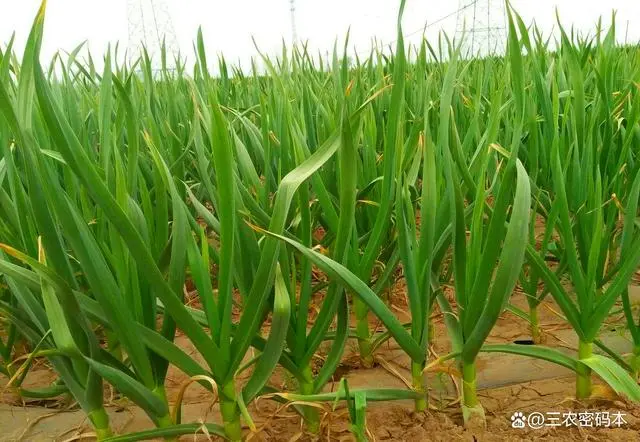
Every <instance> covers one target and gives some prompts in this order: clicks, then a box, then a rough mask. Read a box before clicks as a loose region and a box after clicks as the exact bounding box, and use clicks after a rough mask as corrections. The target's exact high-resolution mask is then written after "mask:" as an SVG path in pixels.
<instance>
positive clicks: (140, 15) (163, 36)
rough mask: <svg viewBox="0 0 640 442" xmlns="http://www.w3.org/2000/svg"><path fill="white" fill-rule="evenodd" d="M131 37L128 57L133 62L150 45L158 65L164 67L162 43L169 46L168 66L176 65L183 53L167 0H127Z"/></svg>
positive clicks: (151, 54) (149, 47)
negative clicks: (177, 59) (180, 53)
mask: <svg viewBox="0 0 640 442" xmlns="http://www.w3.org/2000/svg"><path fill="white" fill-rule="evenodd" d="M127 18H128V29H129V41H128V44H127V57H128V59H129V61H130V62H133V61H135V60H137V59H138V57H140V56H141V55H142V49H143V47H144V48H146V50H147V53H148V54H149V57H150V58H151V60H152V65H153V68H154V69H159V68H160V67H161V51H162V45H163V44H164V45H165V47H166V54H167V67H168V68H170V69H171V68H173V67H174V66H175V57H176V56H177V55H178V53H179V46H178V39H177V38H176V33H175V30H174V28H173V22H172V21H171V14H169V9H168V8H167V3H166V2H165V1H164V0H127Z"/></svg>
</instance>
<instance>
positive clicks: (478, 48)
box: [456, 0, 507, 57]
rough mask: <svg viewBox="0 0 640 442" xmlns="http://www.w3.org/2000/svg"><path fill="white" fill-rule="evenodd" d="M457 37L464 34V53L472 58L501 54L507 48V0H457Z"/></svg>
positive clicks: (457, 38)
mask: <svg viewBox="0 0 640 442" xmlns="http://www.w3.org/2000/svg"><path fill="white" fill-rule="evenodd" d="M458 1H459V7H458V15H457V19H456V40H459V39H460V38H462V36H463V31H464V41H463V43H462V48H461V49H462V54H463V55H465V56H471V57H476V56H479V57H482V56H487V55H494V54H502V53H504V51H505V48H506V41H507V32H506V29H507V27H506V9H505V2H504V0H475V1H474V0H458Z"/></svg>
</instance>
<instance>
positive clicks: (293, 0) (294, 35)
mask: <svg viewBox="0 0 640 442" xmlns="http://www.w3.org/2000/svg"><path fill="white" fill-rule="evenodd" d="M289 12H290V13H291V15H290V20H291V43H292V44H296V43H297V42H298V30H297V28H296V0H289Z"/></svg>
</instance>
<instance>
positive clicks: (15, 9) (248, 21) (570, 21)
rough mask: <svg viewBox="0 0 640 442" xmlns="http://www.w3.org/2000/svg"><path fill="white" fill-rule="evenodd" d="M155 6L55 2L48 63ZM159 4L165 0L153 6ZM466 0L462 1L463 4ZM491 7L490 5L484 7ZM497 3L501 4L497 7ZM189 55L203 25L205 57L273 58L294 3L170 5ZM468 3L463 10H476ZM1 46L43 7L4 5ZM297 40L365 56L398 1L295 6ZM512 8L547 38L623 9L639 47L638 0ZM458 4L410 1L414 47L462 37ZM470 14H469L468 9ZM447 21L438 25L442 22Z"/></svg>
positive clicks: (116, 35) (101, 40)
mask: <svg viewBox="0 0 640 442" xmlns="http://www.w3.org/2000/svg"><path fill="white" fill-rule="evenodd" d="M139 1H143V2H148V1H149V0H110V1H107V0H49V1H48V6H47V18H46V28H45V37H44V43H43V49H42V57H43V61H44V60H48V59H50V58H51V56H52V55H53V54H54V52H55V51H57V50H60V49H62V50H67V51H69V50H71V49H73V48H74V47H75V46H76V45H78V44H79V43H81V42H82V41H84V40H86V41H87V42H88V46H89V48H90V50H91V52H92V54H94V56H96V58H98V59H99V58H100V57H99V55H101V54H102V53H103V52H104V50H105V48H106V47H107V45H108V44H109V43H114V42H116V41H120V44H121V45H124V46H126V44H127V40H128V26H127V24H128V20H127V3H128V2H130V3H131V2H133V3H136V2H139ZM155 1H156V2H160V1H162V0H155ZM463 1H464V0H463ZM485 1H486V0H485ZM492 1H493V2H496V0H492ZM164 2H165V4H166V7H167V10H168V15H169V17H170V19H171V22H172V25H173V29H174V31H175V35H176V39H177V43H178V45H179V46H180V49H181V51H182V52H183V53H186V54H189V55H191V54H192V52H193V40H194V39H195V36H196V32H197V29H198V26H202V29H203V32H204V37H205V41H206V45H207V51H208V52H209V54H211V55H212V56H213V55H215V54H216V53H223V54H224V55H225V57H226V58H227V59H228V60H229V61H231V62H235V61H236V60H238V61H240V62H242V64H243V65H246V63H247V62H248V61H249V59H250V57H251V56H254V55H256V51H255V49H254V46H253V42H252V39H251V38H252V36H253V37H254V38H255V40H256V41H257V42H258V45H259V46H260V49H261V50H262V51H264V52H266V53H270V54H275V53H277V52H278V51H280V50H281V48H282V41H283V39H284V41H286V42H291V39H292V32H291V19H290V11H289V8H290V2H289V0H233V1H226V0H164ZM472 2H473V0H467V1H465V2H464V3H465V4H468V3H472ZM1 3H2V9H1V10H2V13H1V14H0V45H2V46H4V45H5V43H6V42H7V40H8V39H9V38H10V36H11V34H12V33H13V32H14V31H15V32H16V46H17V48H18V49H19V50H20V51H21V50H22V48H23V47H24V42H25V40H26V37H27V34H28V32H29V28H30V26H31V22H32V20H33V16H34V15H35V13H36V11H37V9H38V6H39V3H40V1H39V0H1ZM295 3H296V26H297V34H298V39H299V40H303V41H308V43H309V45H310V46H311V47H312V48H314V49H319V50H321V51H322V52H325V51H327V50H331V47H332V46H333V42H334V41H335V39H336V37H337V38H338V39H339V40H342V39H343V38H344V36H345V35H346V31H347V29H348V28H349V27H350V28H351V39H350V41H351V44H352V46H355V47H356V48H357V50H358V52H361V53H367V52H368V50H369V48H370V47H371V41H372V38H374V37H375V38H376V39H377V40H378V41H381V42H383V43H389V42H392V41H393V40H394V39H395V32H396V31H395V15H396V10H397V7H398V4H399V1H394V0H323V1H317V0H316V1H314V0H296V1H295ZM512 4H513V6H514V7H515V8H516V10H517V11H518V12H519V13H520V15H521V16H522V17H523V19H524V20H525V22H527V23H529V22H531V21H532V20H534V19H535V21H536V22H537V23H538V25H539V26H540V27H541V29H542V30H543V31H544V32H545V33H549V32H551V31H552V30H553V28H554V24H555V8H556V7H557V8H558V10H559V14H560V17H561V19H562V22H563V25H565V26H567V27H570V26H571V25H573V26H574V27H575V28H576V29H577V30H578V31H580V32H583V33H588V32H593V30H594V28H595V23H596V21H597V19H598V17H600V16H602V17H603V21H604V22H605V23H607V24H608V23H610V15H611V11H612V9H615V10H617V12H618V17H617V26H618V39H619V40H620V41H624V40H625V39H626V40H628V42H638V41H640V1H639V0H606V1H602V0H560V1H551V0H535V1H531V0H512ZM457 9H458V0H440V1H427V0H407V6H406V12H405V15H404V20H403V30H404V33H405V35H408V36H409V37H408V40H409V41H418V40H419V38H420V36H421V34H422V29H423V28H424V26H425V24H427V25H428V24H429V23H432V25H430V26H428V27H427V34H426V35H427V38H429V39H431V38H435V37H436V36H437V34H438V32H439V31H440V30H444V31H446V32H447V33H448V34H449V35H453V34H454V33H455V30H456V14H455V13H454V12H455V11H456V10H457ZM467 11H468V12H470V8H468V9H467ZM448 15H450V17H449V18H446V19H444V20H441V21H439V20H440V19H441V18H442V17H446V16H448Z"/></svg>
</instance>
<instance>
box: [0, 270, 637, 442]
mask: <svg viewBox="0 0 640 442" xmlns="http://www.w3.org/2000/svg"><path fill="white" fill-rule="evenodd" d="M634 290H635V291H636V297H638V296H637V295H638V294H640V293H638V292H640V290H637V287H635V288H634ZM448 295H449V296H451V295H452V290H450V293H449V294H448ZM387 296H388V301H389V303H390V305H391V307H392V308H393V309H394V310H395V311H396V313H397V316H398V318H399V319H400V320H401V321H407V320H409V319H410V316H409V314H408V313H407V312H408V307H407V303H406V299H405V287H404V285H403V283H402V279H400V280H399V282H398V283H397V284H396V285H395V286H394V287H392V288H391V289H390V290H389V293H388V294H387ZM321 298H322V297H321V295H318V296H317V297H316V299H315V301H316V303H317V304H316V306H315V308H316V309H317V308H318V307H319V303H320V302H322V299H321ZM193 302H194V303H197V298H196V300H194V301H193ZM512 303H513V304H514V305H516V306H518V307H519V308H522V309H525V310H526V301H525V298H524V295H523V294H522V293H521V292H517V293H515V294H514V296H513V297H512ZM312 308H313V307H312ZM613 310H614V311H615V310H616V309H615V308H614V309H613ZM539 315H540V323H541V328H542V331H543V339H544V341H545V345H548V346H552V347H556V348H562V349H565V350H566V351H567V352H572V351H574V350H575V348H576V341H575V336H574V335H573V332H572V331H571V330H570V327H569V326H568V325H567V323H566V322H565V321H564V320H563V319H562V317H561V315H560V313H559V309H558V308H557V306H556V305H555V304H554V303H553V301H552V300H551V299H550V298H549V299H547V300H545V301H544V302H543V304H542V305H541V306H540V309H539ZM352 320H353V318H352ZM433 320H434V325H435V337H434V345H433V347H432V349H431V352H432V354H431V356H430V360H434V359H435V358H436V357H437V356H442V355H445V354H446V353H447V352H448V351H449V343H448V338H447V333H446V329H445V327H444V324H443V321H442V316H441V315H440V314H435V315H434V316H433ZM354 323H355V322H354ZM623 323H624V317H623V316H622V313H620V314H614V315H612V316H611V317H610V318H609V320H608V323H607V324H606V326H605V327H603V331H604V332H606V336H607V339H609V341H607V342H610V343H611V346H612V347H614V348H615V349H616V351H619V352H622V353H624V352H627V351H629V349H630V348H631V345H630V343H629V342H628V338H626V337H624V336H623V335H622V334H621V333H619V332H618V331H617V330H618V329H619V328H620V325H621V324H623ZM370 325H371V328H372V329H376V328H377V327H379V326H380V325H379V324H378V321H377V320H376V319H375V318H373V317H372V318H371V320H370ZM263 332H268V325H267V327H265V330H263ZM528 338H529V330H528V325H527V324H526V323H525V322H524V321H523V320H522V319H520V318H518V317H516V316H515V315H513V314H511V313H509V312H505V313H503V314H502V316H501V318H500V320H499V322H498V324H497V326H496V327H495V328H494V330H493V332H492V334H491V336H490V337H489V342H494V343H498V342H502V343H504V342H514V341H516V340H522V339H528ZM603 339H604V338H603ZM176 344H177V345H179V346H180V347H181V348H183V349H184V350H185V351H186V352H187V353H188V354H190V355H191V356H192V357H194V359H196V360H198V361H200V362H202V360H201V358H200V357H199V355H198V354H197V352H196V351H195V349H194V348H193V346H192V345H191V343H190V342H189V341H188V339H186V338H185V337H184V336H183V335H182V334H180V333H178V336H177V338H176ZM326 350H327V349H326V348H325V349H324V350H323V351H322V352H320V353H319V355H318V360H317V365H318V366H320V365H321V364H322V358H323V354H326ZM478 370H479V373H478V382H479V387H480V392H479V396H480V400H481V402H482V405H483V406H484V409H485V414H486V423H487V425H486V428H477V429H465V428H464V427H463V425H462V415H461V412H460V406H459V403H458V401H457V398H458V393H457V391H458V386H457V385H458V383H459V381H458V379H457V377H456V374H457V368H456V366H455V364H454V363H453V362H451V363H445V364H443V365H442V366H438V367H434V368H433V369H432V370H431V371H430V372H429V373H428V376H427V378H428V386H429V397H430V405H429V410H428V412H425V413H415V412H414V411H413V403H412V402H411V401H398V402H386V403H370V404H369V405H368V408H367V429H368V432H369V439H370V440H376V441H534V440H538V439H543V440H550V441H587V440H596V441H640V406H638V405H637V404H632V403H630V402H629V401H627V400H625V399H624V398H621V397H619V396H617V395H616V394H615V393H614V392H613V391H611V390H610V389H609V388H607V387H606V386H604V385H602V384H601V383H599V381H598V380H597V378H596V376H595V375H594V379H595V382H596V384H598V385H597V387H596V388H595V394H594V398H592V399H591V400H589V401H588V402H582V403H581V402H577V401H576V400H575V399H574V397H575V395H574V389H575V384H574V382H575V381H574V377H573V376H572V373H571V372H569V371H568V370H566V369H563V368H560V367H558V366H554V365H553V364H550V363H546V362H543V361H538V360H533V359H529V358H523V357H516V356H511V355H497V354H489V355H481V356H480V358H479V361H478ZM343 376H344V377H346V378H347V379H348V382H349V386H350V387H351V388H406V387H407V386H406V384H407V379H410V374H409V360H408V358H407V357H406V355H404V353H403V352H402V351H401V350H400V349H399V348H398V346H397V345H396V344H395V343H394V342H393V341H389V342H388V343H386V344H384V345H383V346H382V348H380V349H379V351H378V353H377V354H376V365H375V366H374V367H373V368H370V369H364V368H362V367H361V366H360V364H359V361H358V357H357V346H356V342H355V341H350V342H349V343H348V348H347V351H346V354H345V356H344V359H343V363H342V364H341V366H340V367H339V368H338V372H337V374H336V377H335V378H334V380H333V381H334V382H333V383H330V384H329V385H328V386H327V390H328V391H330V390H332V389H335V388H337V385H336V383H337V381H339V380H340V378H341V377H343ZM53 379H55V376H54V374H53V373H52V372H51V371H50V370H49V369H48V367H47V366H46V364H44V363H40V365H39V366H38V367H36V368H35V369H33V370H32V371H31V372H30V374H29V375H28V377H27V381H26V383H25V387H28V386H45V385H49V384H50V383H51V381H52V380H53ZM6 381H7V379H6V378H4V377H1V376H0V391H1V392H2V395H1V396H0V441H19V440H22V441H53V440H55V441H71V440H80V439H82V440H91V434H90V428H89V427H88V425H87V423H86V421H85V420H84V417H83V415H82V413H81V411H79V410H73V406H74V404H73V403H71V402H69V401H68V400H58V401H55V402H38V401H35V402H30V403H25V402H23V400H22V399H21V398H20V397H19V396H17V395H16V394H15V393H13V392H11V390H10V389H6V388H2V387H3V386H4V385H6ZM187 381H188V377H187V376H186V375H184V374H183V373H181V372H179V371H177V370H176V369H175V368H173V367H172V368H171V369H170V371H169V373H168V379H167V384H166V387H167V393H168V397H169V400H170V402H173V401H175V399H176V397H177V395H178V391H179V390H180V388H181V387H182V385H184V383H185V382H187ZM271 384H272V385H273V386H274V387H277V388H279V389H282V390H293V389H295V388H296V385H295V381H294V380H293V379H292V378H291V377H290V376H289V375H288V374H287V373H285V372H284V371H283V370H280V369H279V370H277V371H276V373H275V375H274V376H273V378H272V379H271ZM105 398H106V401H107V402H108V404H109V412H110V415H111V417H112V422H113V426H114V429H115V430H117V431H118V433H120V434H122V433H125V432H130V431H139V430H143V429H148V428H151V427H152V424H151V422H150V421H149V419H148V418H147V417H146V416H145V415H144V414H143V413H142V412H141V411H140V410H139V409H137V408H136V407H135V406H133V405H132V404H130V403H129V402H127V401H126V400H125V399H121V398H117V397H116V396H114V395H113V391H111V389H109V388H108V387H107V390H106V391H105ZM183 404H184V405H183V417H182V421H183V422H205V421H206V422H216V421H217V420H218V418H219V414H218V405H217V404H216V403H215V401H214V398H213V397H212V395H211V393H210V392H208V391H207V390H205V389H204V388H203V387H201V386H200V385H198V384H192V385H191V386H189V388H188V389H187V391H186V394H185V396H184V401H183ZM587 410H588V411H590V412H592V413H596V412H609V413H610V414H611V415H613V413H616V412H620V413H623V414H624V420H625V421H626V422H625V423H624V424H623V425H621V426H620V427H619V428H617V427H616V428H612V427H609V428H604V427H599V428H598V427H595V426H594V427H579V426H577V425H573V426H571V427H566V426H560V427H546V426H544V427H542V428H540V429H531V428H528V427H527V428H523V429H519V428H512V421H511V417H512V415H513V414H514V413H515V412H522V413H524V414H525V415H528V414H530V413H533V412H539V413H542V414H545V413H550V412H557V413H561V414H562V413H569V412H574V413H581V412H582V413H584V412H586V411H587ZM249 411H250V413H251V415H252V417H253V419H254V421H255V423H256V426H257V429H256V431H250V430H249V429H248V428H247V429H246V431H247V433H246V436H247V440H254V441H297V440H299V441H311V440H328V441H342V440H353V438H352V436H351V434H350V433H349V423H348V416H347V412H346V410H345V409H344V408H343V407H342V406H341V405H340V406H338V407H336V408H335V409H333V408H332V404H327V405H326V406H324V408H323V410H322V412H321V414H322V426H321V428H322V429H321V433H320V434H319V435H310V434H306V433H305V432H304V429H303V427H302V422H301V419H300V417H299V415H298V414H296V413H295V412H293V410H291V408H290V407H285V406H282V405H281V404H278V403H276V402H275V401H273V400H271V399H268V398H259V399H258V400H256V401H255V402H254V403H253V404H251V405H250V406H249ZM208 439H209V437H208V436H206V435H203V434H200V435H192V436H184V437H183V438H182V439H181V440H184V441H188V440H208ZM212 439H215V437H212Z"/></svg>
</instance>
